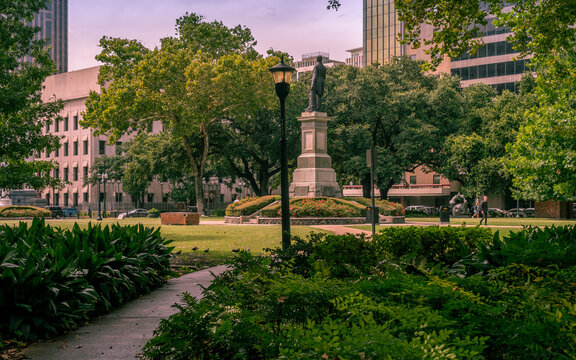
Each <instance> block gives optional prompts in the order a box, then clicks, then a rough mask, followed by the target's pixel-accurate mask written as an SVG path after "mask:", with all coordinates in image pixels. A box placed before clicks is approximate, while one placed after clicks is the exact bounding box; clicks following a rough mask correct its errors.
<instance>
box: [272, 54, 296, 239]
mask: <svg viewBox="0 0 576 360" xmlns="http://www.w3.org/2000/svg"><path fill="white" fill-rule="evenodd" d="M294 71H295V69H294V68H292V67H290V66H288V65H286V64H285V63H284V59H283V58H282V59H281V60H280V63H279V64H277V65H275V66H273V67H271V68H270V72H271V73H272V77H273V78H274V83H275V86H276V95H277V96H278V99H279V100H280V191H281V202H282V248H283V249H286V248H288V247H289V246H290V199H289V197H288V187H289V184H288V152H287V148H286V114H285V112H286V111H285V105H286V97H287V96H288V93H289V92H290V80H291V79H292V73H293V72H294Z"/></svg>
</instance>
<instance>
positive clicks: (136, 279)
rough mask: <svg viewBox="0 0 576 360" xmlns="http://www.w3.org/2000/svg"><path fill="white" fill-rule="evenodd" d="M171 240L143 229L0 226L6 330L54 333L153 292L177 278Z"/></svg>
mask: <svg viewBox="0 0 576 360" xmlns="http://www.w3.org/2000/svg"><path fill="white" fill-rule="evenodd" d="M168 243H169V242H168V241H165V240H164V239H163V238H162V237H161V236H160V232H159V230H154V229H147V228H144V227H143V226H142V225H139V226H129V227H122V226H120V225H117V224H116V225H112V226H111V227H108V226H106V227H104V228H102V227H101V226H100V225H97V226H92V225H91V224H90V225H89V226H88V228H86V229H81V228H80V227H79V226H78V225H75V226H74V227H73V228H72V229H70V230H63V229H60V228H53V227H50V226H47V225H46V224H45V222H44V220H43V219H35V220H34V221H33V222H32V223H31V224H30V226H28V225H27V224H26V223H24V222H21V223H20V225H19V226H17V227H16V226H15V227H10V226H7V225H4V226H0V260H1V262H0V333H2V334H8V335H10V336H13V337H15V338H18V339H22V340H34V339H37V338H45V337H49V336H53V335H55V334H58V333H61V332H63V331H68V330H70V329H72V328H74V327H76V326H77V324H78V323H80V322H82V321H84V320H86V319H87V318H88V317H89V316H93V315H95V314H98V313H100V312H103V311H108V310H109V309H110V308H111V307H112V306H114V305H117V304H121V303H123V302H126V301H127V300H130V299H133V298H135V297H137V296H138V295H140V294H142V293H146V292H149V291H150V290H151V289H152V288H154V287H157V286H159V285H161V284H163V283H164V282H165V279H166V276H167V275H168V274H169V273H170V270H169V258H170V251H171V250H172V248H169V247H166V245H167V244H168Z"/></svg>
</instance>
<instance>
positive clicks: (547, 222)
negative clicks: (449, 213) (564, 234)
mask: <svg viewBox="0 0 576 360" xmlns="http://www.w3.org/2000/svg"><path fill="white" fill-rule="evenodd" d="M406 222H410V223H418V222H424V223H430V222H435V223H439V222H440V218H439V217H430V218H420V217H412V218H411V217H408V218H406ZM479 223H480V219H472V218H450V224H452V225H461V224H466V225H476V224H479ZM524 225H532V226H552V225H556V226H562V225H576V219H570V220H558V219H545V218H529V217H526V218H522V217H521V218H488V226H490V227H493V226H496V227H497V226H519V227H522V226H524Z"/></svg>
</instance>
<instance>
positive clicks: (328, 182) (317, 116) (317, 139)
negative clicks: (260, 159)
mask: <svg viewBox="0 0 576 360" xmlns="http://www.w3.org/2000/svg"><path fill="white" fill-rule="evenodd" d="M298 121H300V122H301V124H302V154H301V155H300V156H299V157H298V166H297V168H296V170H294V174H293V176H292V184H290V197H321V196H329V197H337V198H341V197H342V191H341V190H340V186H339V185H338V183H337V182H336V172H335V171H334V169H332V159H331V158H330V156H329V155H328V153H327V142H328V141H327V140H328V134H327V130H328V121H330V118H329V117H328V116H327V115H326V113H324V112H319V111H314V112H303V113H302V115H301V116H300V117H299V118H298Z"/></svg>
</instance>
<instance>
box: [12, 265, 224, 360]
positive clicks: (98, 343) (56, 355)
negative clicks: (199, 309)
mask: <svg viewBox="0 0 576 360" xmlns="http://www.w3.org/2000/svg"><path fill="white" fill-rule="evenodd" d="M224 270H225V267H224V266H217V267H213V268H210V269H206V270H202V271H198V272H195V273H191V274H186V275H183V276H181V277H179V278H175V279H171V280H170V282H169V283H168V285H166V286H163V287H162V288H159V289H157V290H154V291H153V292H152V293H150V294H148V295H145V296H142V297H140V298H138V299H136V300H133V301H131V302H129V303H127V304H125V305H124V306H122V307H120V308H117V309H115V310H113V311H112V312H111V313H109V314H107V315H104V316H102V317H101V318H98V319H96V320H94V321H93V322H92V323H91V324H90V325H86V326H83V327H81V328H79V329H77V330H76V331H74V332H72V333H69V334H67V335H64V336H61V337H59V338H57V339H55V340H54V341H51V342H37V343H34V344H32V345H30V346H29V347H28V348H26V349H24V351H23V354H24V355H25V356H26V357H27V358H29V359H32V360H91V359H106V360H116V359H118V360H120V359H122V360H126V359H137V358H140V352H141V349H142V348H143V347H144V345H145V344H146V342H147V341H148V340H149V339H150V338H151V337H152V335H153V332H154V330H155V329H156V327H157V326H158V324H159V323H160V320H161V319H165V318H167V317H169V316H170V315H172V314H174V313H176V311H177V310H176V309H175V308H173V307H172V305H173V304H175V303H177V302H179V301H180V300H181V299H180V294H182V293H184V292H188V293H190V295H192V296H195V297H197V298H199V297H201V295H202V286H208V285H209V284H210V282H211V281H212V279H213V276H212V274H220V273H222V272H223V271H224Z"/></svg>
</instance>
